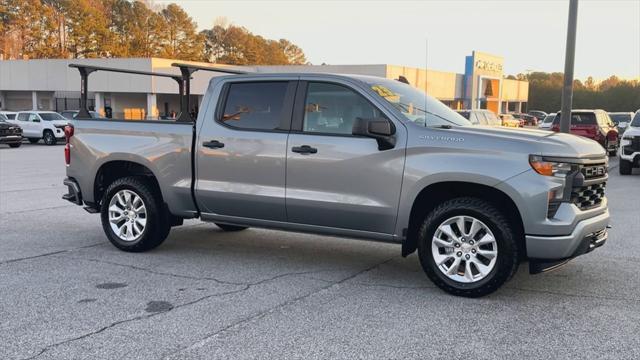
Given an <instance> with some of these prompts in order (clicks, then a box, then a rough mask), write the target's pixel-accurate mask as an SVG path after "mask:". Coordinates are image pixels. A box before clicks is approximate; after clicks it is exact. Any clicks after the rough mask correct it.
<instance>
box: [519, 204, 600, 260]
mask: <svg viewBox="0 0 640 360" xmlns="http://www.w3.org/2000/svg"><path fill="white" fill-rule="evenodd" d="M608 226H609V211H608V210H606V211H605V212H604V213H602V214H600V215H597V216H594V217H592V218H588V219H585V220H582V221H580V222H578V224H577V225H576V227H575V228H574V229H573V231H572V232H571V234H569V235H563V236H538V235H526V236H525V239H526V244H527V256H528V257H529V258H530V259H547V260H562V259H570V258H573V257H576V256H579V255H582V254H585V253H587V252H589V251H591V250H593V249H595V248H596V247H599V246H601V245H602V244H604V243H605V241H606V240H607V228H608Z"/></svg>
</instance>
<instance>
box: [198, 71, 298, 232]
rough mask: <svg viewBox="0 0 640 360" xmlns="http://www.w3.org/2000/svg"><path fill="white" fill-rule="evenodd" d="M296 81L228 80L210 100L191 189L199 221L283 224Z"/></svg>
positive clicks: (199, 142)
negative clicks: (243, 219)
mask: <svg viewBox="0 0 640 360" xmlns="http://www.w3.org/2000/svg"><path fill="white" fill-rule="evenodd" d="M295 80H297V79H266V80H265V79H264V77H262V78H253V80H252V78H248V79H247V78H243V79H240V80H233V81H230V82H227V83H225V84H224V85H223V87H222V89H221V93H220V96H219V97H218V98H217V101H216V99H214V98H211V99H210V101H211V102H212V103H213V104H210V106H209V107H208V109H207V111H206V112H205V115H204V116H203V117H202V118H201V119H199V121H202V122H203V123H202V124H201V125H200V126H201V127H200V132H199V134H198V137H197V139H196V151H197V152H196V171H197V174H196V184H195V190H196V200H197V201H198V206H199V208H200V211H201V212H202V214H203V218H206V217H209V218H210V219H213V220H214V221H215V220H218V221H220V220H221V221H224V220H225V219H226V220H229V221H231V222H232V220H233V218H234V217H240V218H253V219H260V220H271V221H285V220H286V210H285V176H286V173H285V162H286V158H285V157H286V153H287V137H288V133H289V127H290V124H291V111H292V107H293V98H294V95H295V89H296V85H297V81H295ZM210 109H211V110H210ZM213 109H215V110H213Z"/></svg>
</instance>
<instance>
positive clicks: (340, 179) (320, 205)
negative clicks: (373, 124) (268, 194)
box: [287, 78, 406, 234]
mask: <svg viewBox="0 0 640 360" xmlns="http://www.w3.org/2000/svg"><path fill="white" fill-rule="evenodd" d="M301 79H303V80H304V79H305V78H301ZM311 79H313V78H310V79H309V80H308V81H301V82H300V84H299V85H298V93H297V95H296V106H295V108H294V114H293V123H292V129H291V134H290V135H289V145H288V147H287V218H288V221H289V222H293V223H299V224H305V225H314V226H323V227H330V228H339V229H345V230H355V231H364V232H369V233H378V234H392V233H393V231H394V228H395V222H396V216H397V211H398V201H399V197H400V189H401V186H402V173H403V168H404V156H405V148H404V147H405V145H404V144H405V143H406V134H405V131H406V130H405V128H404V126H402V125H400V124H398V125H397V126H395V127H396V134H395V135H394V136H396V137H397V143H396V145H395V147H394V148H392V149H387V150H379V148H378V143H377V141H376V140H375V139H373V138H368V137H362V136H354V135H352V127H353V123H354V120H355V119H356V118H357V117H360V118H386V119H387V120H388V121H390V122H392V123H393V121H391V120H389V119H390V117H389V116H387V115H385V113H384V112H383V111H381V110H380V108H379V107H377V106H376V105H375V103H374V101H372V100H373V99H372V98H370V97H367V96H366V95H365V94H363V93H361V92H359V90H357V89H356V88H355V87H353V84H349V83H346V82H339V81H337V80H336V81H335V82H325V81H319V80H311Z"/></svg>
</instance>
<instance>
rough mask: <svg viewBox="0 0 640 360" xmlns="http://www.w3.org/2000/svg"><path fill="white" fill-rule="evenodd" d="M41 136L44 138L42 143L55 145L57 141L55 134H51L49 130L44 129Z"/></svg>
mask: <svg viewBox="0 0 640 360" xmlns="http://www.w3.org/2000/svg"><path fill="white" fill-rule="evenodd" d="M42 138H43V139H44V143H45V144H47V145H55V144H56V143H57V142H58V140H57V139H56V137H55V135H53V131H51V130H45V131H44V134H43V135H42Z"/></svg>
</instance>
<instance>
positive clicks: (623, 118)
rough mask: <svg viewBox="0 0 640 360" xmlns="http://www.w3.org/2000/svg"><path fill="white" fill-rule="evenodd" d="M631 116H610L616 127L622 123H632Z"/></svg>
mask: <svg viewBox="0 0 640 360" xmlns="http://www.w3.org/2000/svg"><path fill="white" fill-rule="evenodd" d="M631 116H632V115H631V114H609V117H610V118H611V121H613V122H614V123H615V124H616V125H618V124H620V123H621V122H626V123H628V122H630V121H631Z"/></svg>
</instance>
